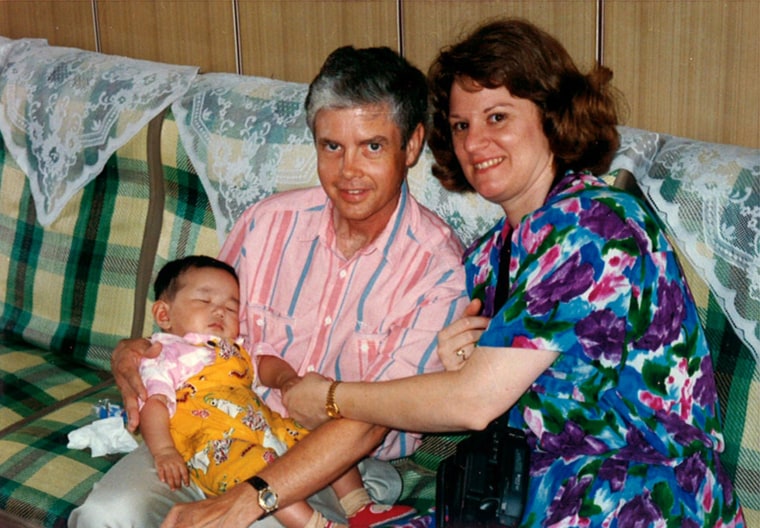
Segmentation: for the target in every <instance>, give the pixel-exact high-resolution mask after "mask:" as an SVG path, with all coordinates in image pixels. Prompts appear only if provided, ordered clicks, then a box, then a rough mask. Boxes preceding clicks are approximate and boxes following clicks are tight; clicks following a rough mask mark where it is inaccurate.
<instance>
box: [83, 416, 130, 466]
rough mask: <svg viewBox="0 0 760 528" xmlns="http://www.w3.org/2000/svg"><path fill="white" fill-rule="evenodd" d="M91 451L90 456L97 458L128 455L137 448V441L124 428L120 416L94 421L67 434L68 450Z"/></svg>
mask: <svg viewBox="0 0 760 528" xmlns="http://www.w3.org/2000/svg"><path fill="white" fill-rule="evenodd" d="M87 447H89V448H90V449H91V450H92V456H94V457H99V456H103V455H111V454H114V453H129V452H130V451H132V450H133V449H135V448H136V447H137V441H136V440H135V439H134V438H133V437H132V435H131V434H129V431H127V429H126V428H125V427H124V420H123V419H122V418H121V417H120V416H112V417H110V418H103V419H102V420H95V421H94V422H92V423H91V424H89V425H85V426H84V427H80V428H79V429H75V430H74V431H71V432H70V433H69V445H68V448H69V449H85V448H87Z"/></svg>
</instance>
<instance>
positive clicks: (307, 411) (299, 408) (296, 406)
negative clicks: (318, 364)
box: [282, 372, 332, 430]
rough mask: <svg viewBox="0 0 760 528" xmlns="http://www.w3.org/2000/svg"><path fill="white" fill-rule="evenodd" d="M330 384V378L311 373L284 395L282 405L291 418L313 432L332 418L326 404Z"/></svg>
mask: <svg viewBox="0 0 760 528" xmlns="http://www.w3.org/2000/svg"><path fill="white" fill-rule="evenodd" d="M330 383H332V382H331V380H329V379H328V378H325V377H324V376H321V375H320V374H317V373H316V372H310V373H308V374H306V375H305V376H303V378H301V381H300V382H299V383H297V384H295V385H294V386H292V387H290V389H288V391H287V392H286V393H285V394H284V395H283V399H282V403H283V405H285V408H286V409H287V410H288V414H289V415H290V416H291V418H293V419H294V420H296V421H297V422H298V423H300V424H302V425H303V426H304V427H306V428H308V429H312V430H313V429H316V428H317V427H318V426H319V425H322V424H323V423H325V422H326V421H328V420H329V419H330V418H329V417H328V416H327V413H326V412H325V403H326V402H327V390H328V389H329V388H330Z"/></svg>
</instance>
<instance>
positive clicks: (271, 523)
mask: <svg viewBox="0 0 760 528" xmlns="http://www.w3.org/2000/svg"><path fill="white" fill-rule="evenodd" d="M359 470H360V471H361V473H362V479H363V480H364V487H365V488H366V489H367V491H368V492H369V495H370V497H372V499H373V500H374V501H375V502H379V503H385V504H392V503H394V502H396V500H398V497H399V496H400V494H401V477H400V476H399V474H398V472H397V471H396V469H395V468H394V467H393V466H392V465H391V464H389V463H388V462H382V461H379V460H375V459H372V458H368V459H365V460H364V461H363V462H361V463H360V464H359ZM204 498H205V496H204V495H203V492H202V491H201V490H200V489H199V488H198V487H197V486H195V484H192V483H191V484H190V486H186V487H183V488H181V489H179V490H176V491H172V490H171V489H169V486H167V485H166V484H164V483H163V482H161V481H160V480H158V476H157V474H156V470H155V467H154V465H153V457H152V456H151V454H150V451H148V448H147V446H146V445H145V444H142V445H140V447H138V448H137V449H135V450H134V451H132V452H131V453H129V454H128V455H126V456H125V457H124V458H122V459H121V460H120V461H119V462H118V463H117V464H116V465H115V466H114V467H112V468H111V469H110V470H109V471H108V473H106V474H105V475H104V476H103V478H102V479H101V480H100V482H98V483H96V484H95V486H93V489H92V492H91V493H90V495H89V497H87V500H85V502H84V504H83V505H82V506H80V507H78V508H77V509H75V510H74V511H73V512H71V516H70V517H69V528H104V527H107V528H120V527H124V528H133V527H135V528H137V527H139V528H150V527H156V528H158V526H160V524H161V522H162V521H163V520H164V518H165V517H166V515H167V514H168V513H169V510H170V509H171V507H172V506H173V505H174V504H177V503H180V502H192V501H197V500H202V499H204ZM309 504H311V506H312V507H313V508H315V509H317V510H319V511H320V512H322V514H323V515H324V516H325V517H327V518H328V519H332V520H336V521H339V522H343V523H346V520H345V517H344V516H343V512H342V510H341V508H340V505H339V503H338V500H337V497H336V496H335V493H333V491H332V489H331V488H327V489H324V490H322V491H320V492H318V493H316V494H315V495H314V496H312V497H311V498H309ZM279 526H281V525H280V523H278V522H277V520H276V519H275V518H274V517H272V516H269V517H267V518H265V519H264V520H262V521H259V522H256V523H254V524H253V525H252V527H254V528H267V527H279Z"/></svg>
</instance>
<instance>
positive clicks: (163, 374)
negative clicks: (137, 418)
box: [138, 344, 179, 417]
mask: <svg viewBox="0 0 760 528" xmlns="http://www.w3.org/2000/svg"><path fill="white" fill-rule="evenodd" d="M172 350H174V347H172V346H171V345H169V344H164V345H163V348H162V349H161V354H159V356H158V357H155V358H143V360H142V361H141V362H140V376H141V377H142V380H143V384H144V385H145V389H146V391H147V393H148V397H151V396H164V397H165V398H166V407H167V409H168V410H169V417H172V416H174V413H175V412H176V410H177V380H176V379H175V376H174V374H176V373H177V370H178V368H179V365H178V361H177V354H175V353H172ZM138 405H139V408H140V409H142V408H143V406H144V405H145V402H143V401H141V400H140V401H138Z"/></svg>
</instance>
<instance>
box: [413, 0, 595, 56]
mask: <svg viewBox="0 0 760 528" xmlns="http://www.w3.org/2000/svg"><path fill="white" fill-rule="evenodd" d="M402 6H403V9H402V13H403V28H404V32H403V36H404V54H405V55H406V57H407V58H408V59H409V60H410V61H411V62H413V63H414V64H416V65H417V66H419V67H420V68H422V69H423V71H427V68H428V66H430V63H431V62H432V61H433V59H434V58H435V56H436V55H437V54H438V51H439V50H440V48H442V47H443V46H446V45H448V44H451V43H452V42H454V41H456V40H458V39H459V38H460V37H461V36H463V35H464V34H465V33H467V32H468V31H469V30H471V29H473V28H474V26H476V25H478V24H479V23H480V22H482V21H484V20H486V19H488V18H493V17H499V16H513V17H521V18H525V19H527V20H530V21H531V22H533V23H534V24H536V25H538V26H540V27H541V28H543V29H545V30H546V31H548V32H549V33H551V34H552V35H554V36H555V37H557V38H558V39H559V40H560V42H562V43H563V44H564V46H565V48H567V50H568V52H569V53H570V55H571V56H572V57H573V59H574V60H575V61H576V63H577V64H578V66H579V67H580V68H582V69H588V68H590V67H591V66H593V64H594V60H595V56H596V53H595V50H596V1H595V0H570V1H561V0H533V1H531V2H525V1H515V0H511V1H505V0H501V1H493V0H470V1H467V2H461V1H454V0H404V1H403V4H402Z"/></svg>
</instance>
